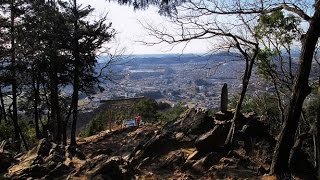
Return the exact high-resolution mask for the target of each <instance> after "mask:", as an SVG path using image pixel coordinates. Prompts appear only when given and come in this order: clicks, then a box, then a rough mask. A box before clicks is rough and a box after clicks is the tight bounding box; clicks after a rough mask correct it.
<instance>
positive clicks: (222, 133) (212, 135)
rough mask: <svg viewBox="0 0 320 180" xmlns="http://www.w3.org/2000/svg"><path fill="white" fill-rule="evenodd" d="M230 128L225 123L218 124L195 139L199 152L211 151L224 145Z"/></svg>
mask: <svg viewBox="0 0 320 180" xmlns="http://www.w3.org/2000/svg"><path fill="white" fill-rule="evenodd" d="M228 129H229V128H227V127H226V126H224V125H216V126H215V127H214V128H213V129H212V130H210V131H209V132H207V133H205V134H203V135H201V136H199V137H198V139H197V140H196V141H195V146H196V148H197V150H198V151H199V152H211V151H215V150H217V149H218V148H221V147H223V146H224V142H225V139H226V137H227V135H228Z"/></svg>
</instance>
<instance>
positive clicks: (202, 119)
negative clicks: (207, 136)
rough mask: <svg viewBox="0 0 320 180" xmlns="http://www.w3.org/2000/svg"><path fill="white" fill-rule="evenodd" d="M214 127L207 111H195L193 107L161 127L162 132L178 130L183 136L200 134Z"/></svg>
mask: <svg viewBox="0 0 320 180" xmlns="http://www.w3.org/2000/svg"><path fill="white" fill-rule="evenodd" d="M213 127H214V119H213V118H212V117H211V116H209V115H208V112H203V111H197V110H195V109H194V108H192V109H188V110H186V111H185V112H184V113H183V114H181V115H180V116H179V117H178V119H177V120H176V121H171V122H169V123H167V124H166V125H165V126H164V127H163V132H164V133H168V132H171V133H172V132H176V133H177V132H179V133H183V134H184V136H190V135H200V134H203V133H205V132H207V131H209V130H210V129H212V128H213Z"/></svg>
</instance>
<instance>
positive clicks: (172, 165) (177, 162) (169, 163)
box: [160, 151, 186, 169]
mask: <svg viewBox="0 0 320 180" xmlns="http://www.w3.org/2000/svg"><path fill="white" fill-rule="evenodd" d="M185 161H186V158H185V154H184V153H183V152H181V151H180V152H177V153H175V154H173V155H172V156H170V157H169V158H167V159H166V160H165V162H164V163H163V164H162V165H161V166H160V168H161V169H176V168H177V167H180V166H181V165H182V164H183V163H185Z"/></svg>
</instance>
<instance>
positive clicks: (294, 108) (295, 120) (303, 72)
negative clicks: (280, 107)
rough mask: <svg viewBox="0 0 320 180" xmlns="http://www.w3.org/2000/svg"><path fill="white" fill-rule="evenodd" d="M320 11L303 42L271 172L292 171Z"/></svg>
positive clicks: (309, 90) (316, 14)
mask: <svg viewBox="0 0 320 180" xmlns="http://www.w3.org/2000/svg"><path fill="white" fill-rule="evenodd" d="M319 13H320V12H319V10H316V12H315V15H314V17H313V18H312V19H311V20H310V26H309V29H308V31H307V33H306V34H305V39H304V40H303V43H302V49H301V55H300V66H299V69H298V71H297V75H296V78H295V82H294V86H293V91H292V94H291V100H290V104H289V108H288V112H287V115H286V118H285V121H284V123H283V124H282V130H281V132H280V137H279V140H278V142H277V145H276V147H275V150H274V155H273V159H272V164H271V169H270V174H276V175H282V174H288V173H289V172H290V171H289V156H290V150H291V148H292V147H293V145H294V138H295V134H296V131H297V128H298V125H299V117H300V115H301V111H302V105H303V102H304V100H305V98H306V97H307V95H308V94H310V92H311V88H310V87H309V85H308V80H309V75H310V70H311V65H312V60H313V54H314V51H315V48H316V44H317V42H318V38H319V35H320V23H319V22H320V14H319Z"/></svg>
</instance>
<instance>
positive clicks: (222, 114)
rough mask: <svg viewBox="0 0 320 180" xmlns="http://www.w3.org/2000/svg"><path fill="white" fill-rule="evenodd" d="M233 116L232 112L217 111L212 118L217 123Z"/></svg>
mask: <svg viewBox="0 0 320 180" xmlns="http://www.w3.org/2000/svg"><path fill="white" fill-rule="evenodd" d="M233 114H234V112H232V111H225V112H222V111H218V112H216V113H215V114H214V117H215V119H216V120H218V121H227V120H231V119H232V118H233Z"/></svg>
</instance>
